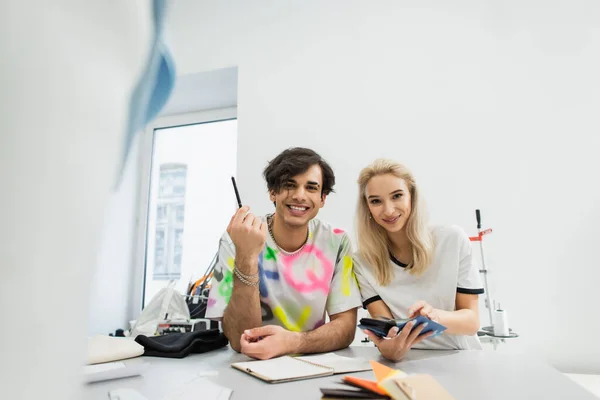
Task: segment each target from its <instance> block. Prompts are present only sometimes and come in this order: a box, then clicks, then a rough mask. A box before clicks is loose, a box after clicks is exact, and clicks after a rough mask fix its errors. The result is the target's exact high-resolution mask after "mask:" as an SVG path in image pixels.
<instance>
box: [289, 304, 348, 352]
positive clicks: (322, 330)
mask: <svg viewBox="0 0 600 400" xmlns="http://www.w3.org/2000/svg"><path fill="white" fill-rule="evenodd" d="M346 312H347V313H349V315H345V316H344V318H337V319H335V320H333V321H330V322H328V323H326V324H325V325H323V326H320V327H319V328H317V329H315V330H312V331H309V332H301V333H298V342H297V344H296V350H294V352H295V353H321V352H328V351H335V350H340V349H343V348H346V347H348V346H350V344H351V343H352V341H353V340H354V335H355V333H356V326H355V325H356V324H355V322H356V310H349V311H346Z"/></svg>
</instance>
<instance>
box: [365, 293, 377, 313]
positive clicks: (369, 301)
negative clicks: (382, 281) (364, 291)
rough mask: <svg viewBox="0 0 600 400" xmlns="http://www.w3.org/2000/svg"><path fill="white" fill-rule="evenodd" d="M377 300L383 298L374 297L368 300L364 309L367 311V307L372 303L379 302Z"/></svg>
mask: <svg viewBox="0 0 600 400" xmlns="http://www.w3.org/2000/svg"><path fill="white" fill-rule="evenodd" d="M377 300H381V296H373V297H370V298H368V299H366V300H365V301H363V308H364V309H365V310H366V309H367V306H368V305H369V304H371V303H372V302H374V301H377Z"/></svg>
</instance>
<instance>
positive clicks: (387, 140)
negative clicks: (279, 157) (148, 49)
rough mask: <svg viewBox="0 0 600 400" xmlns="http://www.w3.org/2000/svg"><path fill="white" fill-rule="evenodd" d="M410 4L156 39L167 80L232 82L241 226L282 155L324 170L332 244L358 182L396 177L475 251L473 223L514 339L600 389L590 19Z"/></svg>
mask: <svg viewBox="0 0 600 400" xmlns="http://www.w3.org/2000/svg"><path fill="white" fill-rule="evenodd" d="M415 4H416V3H403V2H399V1H397V0H388V1H377V2H366V1H347V0H346V1H341V0H339V1H328V2H322V1H303V2H299V1H286V2H273V1H270V2H266V1H254V2H252V3H251V4H250V3H249V2H243V1H237V2H232V1H222V2H218V3H207V2H197V1H193V0H179V1H174V2H172V7H171V10H170V21H169V38H170V40H171V44H172V49H173V51H174V55H175V59H176V62H177V68H178V70H179V72H180V73H183V74H185V73H193V72H198V71H203V70H209V69H214V68H221V67H224V66H231V65H237V66H238V68H239V73H240V75H239V90H238V117H239V141H238V143H239V145H238V153H239V159H238V177H239V179H238V181H239V186H240V191H241V193H243V194H244V199H245V201H246V202H248V203H250V204H252V205H254V207H255V209H256V210H257V211H259V212H265V211H267V210H269V209H270V205H269V202H268V199H267V196H266V193H265V192H266V190H265V186H264V183H263V181H262V179H261V172H262V168H263V167H264V165H265V163H266V161H267V160H268V159H270V158H272V157H274V156H275V155H276V154H277V153H278V152H279V151H280V150H282V149H283V148H285V147H288V146H293V145H303V146H309V147H313V148H315V149H316V150H318V151H319V152H321V153H322V154H323V155H324V156H325V157H326V158H327V159H328V160H329V161H330V162H331V163H332V165H333V166H334V168H335V170H336V173H337V178H338V184H337V185H336V189H337V193H336V194H334V195H332V196H331V198H330V199H329V200H328V204H327V205H326V207H325V209H324V210H323V212H322V214H321V216H322V217H323V218H325V219H328V220H330V221H331V222H333V223H334V224H336V225H338V226H340V227H344V228H347V229H352V216H353V213H354V203H355V200H356V199H355V197H356V187H355V179H356V177H357V174H358V171H359V169H360V168H361V167H362V166H364V165H365V164H367V163H368V162H370V161H371V160H372V159H373V158H375V157H377V156H388V157H393V158H396V159H399V160H401V161H404V162H406V163H407V164H408V165H409V166H410V167H412V169H413V170H414V172H415V173H416V176H417V178H418V180H419V182H420V184H421V185H422V188H423V189H424V191H425V195H426V197H427V199H428V203H429V205H430V209H431V216H432V219H433V221H434V222H436V223H455V224H458V225H460V226H462V227H463V228H464V229H465V230H467V231H468V232H469V233H470V234H474V233H475V219H474V209H475V208H480V209H481V210H482V212H483V217H484V225H485V226H486V227H492V228H493V229H494V233H493V235H491V236H490V237H489V238H486V239H487V242H486V243H487V252H486V256H487V259H488V262H489V265H488V267H489V268H490V269H491V270H492V274H491V275H490V279H491V281H492V293H493V295H494V297H496V298H497V299H498V300H499V301H501V302H502V304H503V306H504V307H505V308H506V309H507V310H508V311H509V313H510V319H511V322H512V325H513V327H514V328H515V329H516V330H517V331H518V332H519V333H520V334H521V335H522V337H521V338H520V339H519V340H521V341H523V343H525V344H526V345H527V346H528V347H529V349H530V350H531V351H534V352H537V351H539V352H540V353H541V354H542V356H544V357H546V358H547V359H548V360H549V361H550V362H551V363H552V364H554V365H555V366H557V367H559V368H560V369H562V370H564V371H571V372H595V373H599V372H600V345H599V344H598V342H597V341H595V340H594V339H593V335H594V332H596V331H599V330H600V320H599V319H598V318H595V317H594V316H596V315H597V314H598V311H597V309H598V305H599V300H598V295H597V291H596V285H597V283H598V282H600V269H599V268H598V261H597V258H596V251H595V245H596V243H597V241H598V238H599V237H600V210H599V209H598V207H597V203H598V200H600V189H599V188H598V186H597V185H596V184H595V182H596V181H597V179H596V174H597V171H598V170H600V160H599V159H598V158H595V159H594V158H593V156H594V155H595V153H597V150H598V148H599V145H600V140H599V139H598V133H597V132H598V129H599V128H600V120H598V118H597V110H598V109H599V107H600V97H598V93H599V92H600V75H599V74H598V72H597V71H600V56H599V54H600V53H599V52H598V48H600V29H599V28H598V26H599V25H598V21H599V18H600V3H597V2H592V1H562V2H547V1H544V2H537V3H533V2H527V1H523V0H519V1H511V2H492V1H485V2H482V1H463V2H453V3H452V4H450V3H448V2H437V3H434V2H429V3H427V4H428V7H426V6H421V7H418V6H415ZM207 38H210V39H209V40H207ZM586 319H588V320H589V321H588V322H587V323H588V324H589V325H588V326H589V328H586V329H584V332H585V333H577V331H579V330H580V329H581V327H583V325H584V322H583V321H584V320H586ZM484 322H487V321H486V320H484ZM590 338H592V339H590Z"/></svg>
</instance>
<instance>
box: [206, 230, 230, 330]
mask: <svg viewBox="0 0 600 400" xmlns="http://www.w3.org/2000/svg"><path fill="white" fill-rule="evenodd" d="M234 260H235V246H234V245H233V242H232V241H231V238H230V237H229V234H228V233H225V234H223V236H222V237H221V240H219V250H218V254H217V261H216V264H215V269H214V271H213V277H212V279H211V282H210V283H211V288H210V292H209V295H208V300H207V305H206V318H208V319H213V320H217V321H220V320H221V319H222V318H223V313H224V312H225V308H226V307H227V304H229V299H230V298H231V292H232V290H233V266H234Z"/></svg>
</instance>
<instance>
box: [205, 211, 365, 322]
mask: <svg viewBox="0 0 600 400" xmlns="http://www.w3.org/2000/svg"><path fill="white" fill-rule="evenodd" d="M233 268H235V246H234V245H233V242H232V241H231V238H230V237H229V235H228V234H227V233H225V234H224V235H223V236H222V237H221V240H220V243H219V254H218V260H217V264H216V266H215V269H214V272H213V279H212V287H211V290H210V294H209V298H208V306H207V311H206V318H210V319H216V320H219V319H221V318H222V317H223V313H224V312H225V308H226V307H227V304H228V302H229V299H230V298H231V292H232V289H233ZM258 272H259V278H260V284H259V291H260V304H261V308H262V319H263V325H279V326H282V327H284V328H286V329H288V330H291V331H297V332H304V331H310V330H313V329H316V328H318V327H319V326H321V325H323V324H324V323H325V312H327V314H328V315H330V316H331V315H334V314H338V313H340V312H343V311H347V310H350V309H353V308H356V307H359V306H360V305H361V298H360V292H359V290H358V285H357V282H356V277H355V275H354V268H353V263H352V248H351V244H350V239H349V238H348V235H347V234H346V233H345V232H344V231H342V230H340V229H333V228H331V226H330V225H328V224H326V223H325V222H322V221H319V220H317V219H313V220H311V221H310V222H309V237H308V241H307V242H306V245H305V246H304V247H303V248H302V250H300V251H299V252H298V253H296V254H293V255H287V254H286V253H284V252H282V251H280V250H279V248H278V247H277V245H276V244H275V242H274V241H273V239H272V238H271V236H270V235H267V239H266V244H265V248H264V250H263V251H262V253H261V254H260V256H259V258H258Z"/></svg>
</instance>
